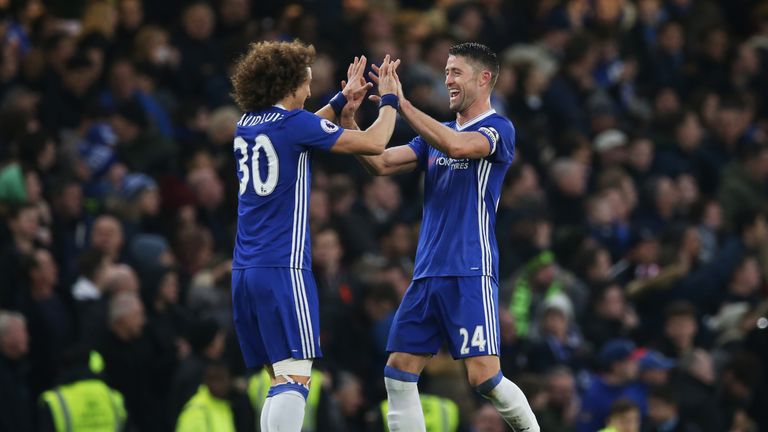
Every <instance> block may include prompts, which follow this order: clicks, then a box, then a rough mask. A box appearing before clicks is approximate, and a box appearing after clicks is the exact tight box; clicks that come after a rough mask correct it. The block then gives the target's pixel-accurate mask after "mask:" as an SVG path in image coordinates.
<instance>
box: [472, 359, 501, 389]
mask: <svg viewBox="0 0 768 432" xmlns="http://www.w3.org/2000/svg"><path fill="white" fill-rule="evenodd" d="M466 365H467V381H469V385H471V386H472V387H474V388H477V387H478V386H480V385H481V384H484V383H486V382H487V381H488V380H489V379H492V378H494V377H496V376H497V375H498V374H500V373H501V368H500V367H499V364H498V361H496V362H492V361H483V360H477V361H467V362H466Z"/></svg>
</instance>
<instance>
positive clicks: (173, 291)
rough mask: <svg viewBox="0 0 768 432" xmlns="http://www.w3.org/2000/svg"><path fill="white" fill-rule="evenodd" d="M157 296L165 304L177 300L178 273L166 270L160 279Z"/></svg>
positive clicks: (173, 302)
mask: <svg viewBox="0 0 768 432" xmlns="http://www.w3.org/2000/svg"><path fill="white" fill-rule="evenodd" d="M158 296H159V297H160V299H161V300H162V301H163V302H164V303H166V304H176V303H178V302H179V275H178V274H177V273H176V272H168V273H166V274H165V275H164V276H163V278H162V279H161V280H160V287H159V289H158Z"/></svg>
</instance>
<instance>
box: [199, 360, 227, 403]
mask: <svg viewBox="0 0 768 432" xmlns="http://www.w3.org/2000/svg"><path fill="white" fill-rule="evenodd" d="M205 385H206V387H208V390H209V391H210V392H211V394H212V395H213V396H214V397H217V398H219V399H226V398H227V397H228V396H229V392H230V389H231V388H232V378H231V376H230V374H229V370H227V368H226V367H223V366H218V365H217V366H210V367H208V370H206V372H205Z"/></svg>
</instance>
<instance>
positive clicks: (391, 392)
mask: <svg viewBox="0 0 768 432" xmlns="http://www.w3.org/2000/svg"><path fill="white" fill-rule="evenodd" d="M418 381H419V376H418V375H416V374H412V373H408V372H403V371H401V370H399V369H395V368H393V367H391V366H387V367H385V368H384V385H385V387H386V388H387V400H388V401H389V411H388V412H387V426H388V427H389V430H390V431H391V432H399V431H404V432H420V431H421V432H426V426H425V425H424V413H423V412H422V410H421V400H420V399H419V387H418V386H417V382H418Z"/></svg>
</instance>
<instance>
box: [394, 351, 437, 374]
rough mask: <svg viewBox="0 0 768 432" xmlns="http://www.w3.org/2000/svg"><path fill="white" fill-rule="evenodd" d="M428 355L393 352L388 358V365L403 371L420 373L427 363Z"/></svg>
mask: <svg viewBox="0 0 768 432" xmlns="http://www.w3.org/2000/svg"><path fill="white" fill-rule="evenodd" d="M426 362H427V357H425V356H417V355H413V354H406V353H392V354H390V355H389V359H388V360H387V366H389V367H393V368H395V369H398V370H400V371H403V372H408V373H411V374H416V375H420V374H421V371H422V369H424V366H425V365H426Z"/></svg>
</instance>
